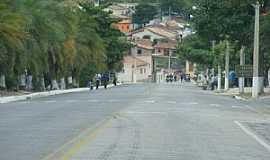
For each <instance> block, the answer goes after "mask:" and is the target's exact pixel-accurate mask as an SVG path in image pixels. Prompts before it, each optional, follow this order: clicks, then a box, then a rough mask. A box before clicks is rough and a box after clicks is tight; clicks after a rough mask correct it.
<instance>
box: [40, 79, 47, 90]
mask: <svg viewBox="0 0 270 160" xmlns="http://www.w3.org/2000/svg"><path fill="white" fill-rule="evenodd" d="M40 90H41V91H45V90H46V86H45V79H44V76H41V77H40Z"/></svg>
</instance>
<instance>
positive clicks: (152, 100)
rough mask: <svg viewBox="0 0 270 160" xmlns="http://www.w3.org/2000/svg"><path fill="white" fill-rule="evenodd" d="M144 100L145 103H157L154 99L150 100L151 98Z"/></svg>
mask: <svg viewBox="0 0 270 160" xmlns="http://www.w3.org/2000/svg"><path fill="white" fill-rule="evenodd" d="M144 102H145V103H155V101H153V100H152V101H150V100H149V101H144Z"/></svg>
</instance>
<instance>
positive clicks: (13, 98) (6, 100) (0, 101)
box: [0, 84, 121, 104]
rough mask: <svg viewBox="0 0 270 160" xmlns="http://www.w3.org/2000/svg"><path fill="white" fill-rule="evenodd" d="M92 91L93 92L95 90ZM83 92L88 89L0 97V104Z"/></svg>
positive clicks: (109, 86)
mask: <svg viewBox="0 0 270 160" xmlns="http://www.w3.org/2000/svg"><path fill="white" fill-rule="evenodd" d="M118 85H121V84H118ZM113 86H114V85H112V84H110V85H108V88H111V87H113ZM100 88H103V89H104V86H101V87H100ZM93 90H95V88H94V89H93ZM85 91H89V88H73V89H66V90H52V91H46V92H35V93H31V94H26V95H20V96H8V97H0V104H3V103H9V102H16V101H22V100H27V99H33V98H40V97H48V96H54V95H59V94H67V93H76V92H85Z"/></svg>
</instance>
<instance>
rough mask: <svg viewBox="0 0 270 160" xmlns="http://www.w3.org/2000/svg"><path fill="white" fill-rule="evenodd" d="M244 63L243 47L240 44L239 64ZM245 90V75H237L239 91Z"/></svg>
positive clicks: (241, 92)
mask: <svg viewBox="0 0 270 160" xmlns="http://www.w3.org/2000/svg"><path fill="white" fill-rule="evenodd" d="M243 65H245V47H244V46H242V47H241V50H240V66H243ZM244 92H245V77H244V76H243V77H239V93H240V94H243V93H244Z"/></svg>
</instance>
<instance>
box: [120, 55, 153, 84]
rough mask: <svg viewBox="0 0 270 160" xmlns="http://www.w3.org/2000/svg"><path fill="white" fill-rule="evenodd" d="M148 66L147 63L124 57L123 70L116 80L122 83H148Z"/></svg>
mask: <svg viewBox="0 0 270 160" xmlns="http://www.w3.org/2000/svg"><path fill="white" fill-rule="evenodd" d="M149 66H150V64H149V63H147V62H146V61H143V60H141V59H139V58H137V57H135V56H132V55H128V56H125V57H124V60H123V69H122V71H121V72H119V73H118V74H117V79H118V81H119V82H122V83H133V82H145V81H148V80H149V75H148V73H149Z"/></svg>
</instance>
